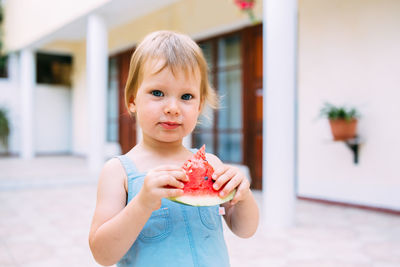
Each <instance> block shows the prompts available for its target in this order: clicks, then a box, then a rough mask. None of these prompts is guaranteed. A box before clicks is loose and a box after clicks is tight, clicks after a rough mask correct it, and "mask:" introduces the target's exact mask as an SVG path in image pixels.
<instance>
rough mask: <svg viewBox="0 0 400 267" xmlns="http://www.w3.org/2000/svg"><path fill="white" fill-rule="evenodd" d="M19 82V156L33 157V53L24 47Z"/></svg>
mask: <svg viewBox="0 0 400 267" xmlns="http://www.w3.org/2000/svg"><path fill="white" fill-rule="evenodd" d="M20 61H21V63H20V73H21V76H20V84H21V147H20V151H21V153H20V156H21V157H22V158H23V159H28V160H29V159H32V158H33V157H34V151H33V150H34V148H33V140H34V137H33V114H34V88H35V76H36V75H35V55H34V53H33V51H32V50H30V49H28V48H26V49H23V50H22V51H21V55H20Z"/></svg>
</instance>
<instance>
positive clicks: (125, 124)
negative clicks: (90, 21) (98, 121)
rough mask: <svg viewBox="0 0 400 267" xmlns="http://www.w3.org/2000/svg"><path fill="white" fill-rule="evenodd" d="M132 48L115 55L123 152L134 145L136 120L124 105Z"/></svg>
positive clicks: (119, 126) (120, 135) (120, 138)
mask: <svg viewBox="0 0 400 267" xmlns="http://www.w3.org/2000/svg"><path fill="white" fill-rule="evenodd" d="M132 52H133V49H129V51H125V52H122V53H120V54H118V55H116V57H117V59H118V90H119V121H118V122H119V125H118V130H119V135H118V137H119V143H120V145H121V151H122V153H123V154H125V153H126V152H128V151H129V150H130V149H131V148H132V147H134V146H135V145H136V122H135V118H133V117H131V116H130V115H129V113H128V111H127V109H126V107H125V95H124V90H125V84H126V79H127V78H128V73H129V64H130V59H131V56H132Z"/></svg>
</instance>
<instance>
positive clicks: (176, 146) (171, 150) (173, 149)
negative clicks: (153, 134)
mask: <svg viewBox="0 0 400 267" xmlns="http://www.w3.org/2000/svg"><path fill="white" fill-rule="evenodd" d="M139 146H140V147H142V148H143V149H145V150H147V151H151V152H153V153H156V154H160V155H171V154H177V153H179V152H182V151H183V150H186V149H185V147H184V146H183V145H182V140H179V141H176V142H159V141H156V140H154V139H151V138H147V137H146V136H143V139H142V140H141V141H140V143H139Z"/></svg>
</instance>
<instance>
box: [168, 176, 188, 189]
mask: <svg viewBox="0 0 400 267" xmlns="http://www.w3.org/2000/svg"><path fill="white" fill-rule="evenodd" d="M163 185H164V186H172V187H176V188H183V187H184V186H185V185H184V184H183V183H182V182H180V181H179V180H177V179H176V178H175V177H174V176H172V175H166V176H165V177H164V179H163Z"/></svg>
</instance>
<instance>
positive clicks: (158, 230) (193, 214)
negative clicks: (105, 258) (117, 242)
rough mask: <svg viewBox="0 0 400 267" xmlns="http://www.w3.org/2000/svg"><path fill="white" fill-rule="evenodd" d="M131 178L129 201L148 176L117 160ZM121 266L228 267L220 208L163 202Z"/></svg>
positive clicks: (125, 256)
mask: <svg viewBox="0 0 400 267" xmlns="http://www.w3.org/2000/svg"><path fill="white" fill-rule="evenodd" d="M118 158H119V160H120V161H121V163H122V165H123V166H124V168H125V171H126V174H127V176H128V200H127V201H128V202H129V201H131V200H132V198H133V197H134V196H135V195H136V194H137V193H138V192H139V191H140V189H141V188H142V185H143V181H144V177H145V175H146V174H145V173H139V172H138V171H137V168H136V167H135V165H134V163H133V162H132V161H131V160H130V159H129V158H128V157H127V156H126V155H122V156H119V157H118ZM161 202H162V203H161V208H160V209H158V210H156V211H154V212H153V213H152V214H151V216H150V218H149V220H148V221H147V223H146V224H145V226H144V227H143V229H142V231H141V232H140V234H139V236H138V237H137V239H136V241H135V242H134V243H133V245H132V247H131V248H130V249H129V250H128V252H127V253H126V254H125V255H124V256H123V257H122V258H121V260H120V261H119V262H118V263H117V266H118V267H133V266H135V267H152V266H157V267H162V266H174V267H192V266H193V267H200V266H204V267H214V266H216V267H217V266H218V267H225V266H229V256H228V251H227V247H226V244H225V239H224V236H223V230H222V221H221V215H219V206H212V207H192V206H187V205H183V204H179V203H176V202H173V201H170V200H168V199H162V201H161Z"/></svg>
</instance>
